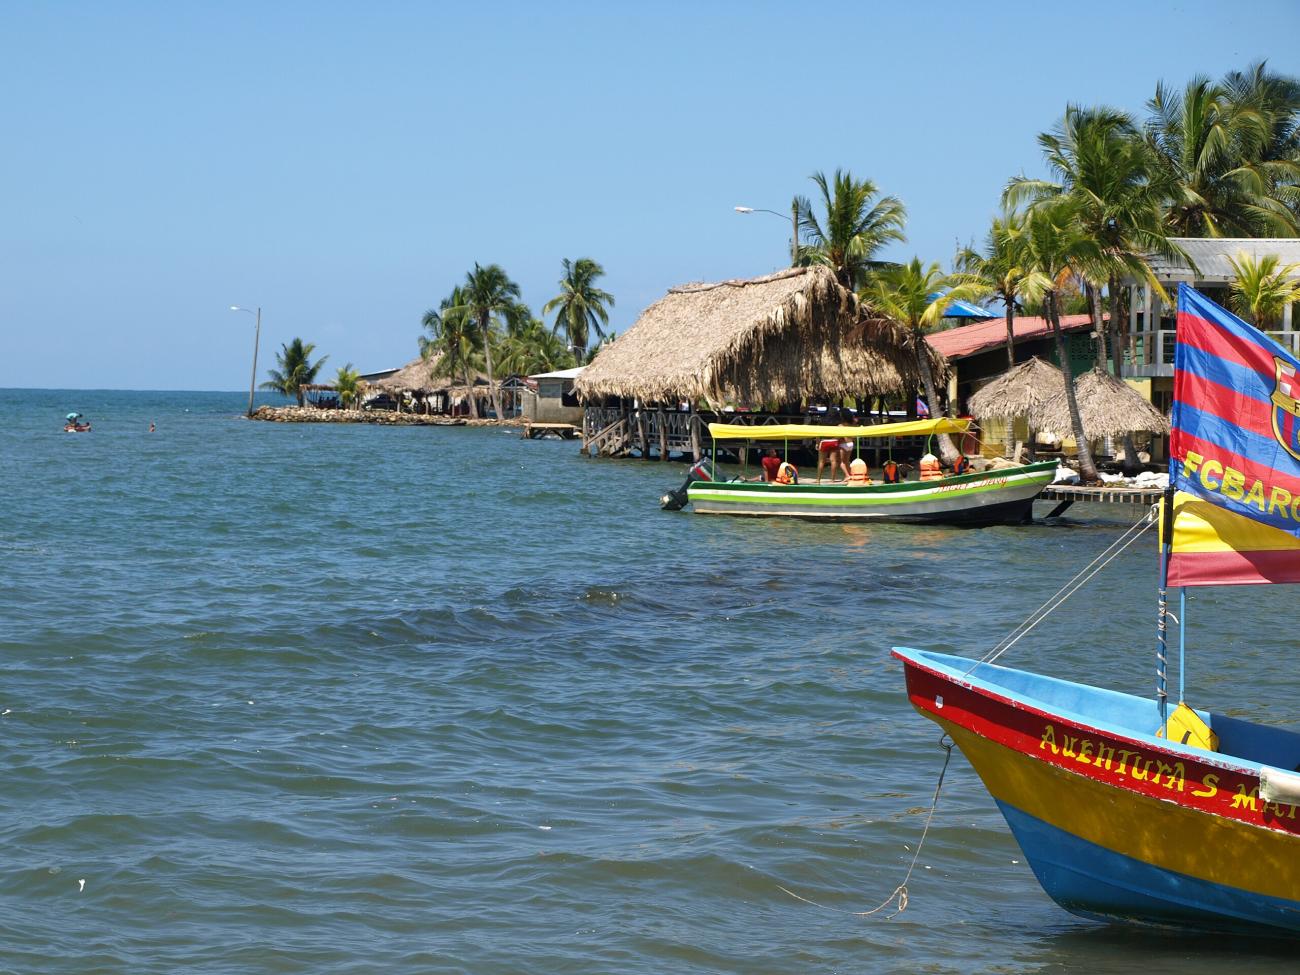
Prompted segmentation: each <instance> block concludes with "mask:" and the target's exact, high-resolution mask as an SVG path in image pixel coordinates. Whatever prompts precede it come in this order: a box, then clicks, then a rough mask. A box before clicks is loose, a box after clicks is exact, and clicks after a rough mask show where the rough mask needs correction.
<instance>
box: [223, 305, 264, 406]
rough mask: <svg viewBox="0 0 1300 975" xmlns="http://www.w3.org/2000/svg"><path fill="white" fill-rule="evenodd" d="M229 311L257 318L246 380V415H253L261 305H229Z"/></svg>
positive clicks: (260, 336) (260, 337)
mask: <svg viewBox="0 0 1300 975" xmlns="http://www.w3.org/2000/svg"><path fill="white" fill-rule="evenodd" d="M230 310H231V311H242V312H246V313H247V314H249V315H253V316H255V317H256V319H257V328H256V330H255V331H254V332H253V378H252V379H250V380H249V381H248V415H249V416H252V415H253V390H254V389H256V388H257V347H258V345H260V344H261V341H262V306H261V305H258V306H257V311H253V309H251V308H240V307H239V306H238V305H231V306H230Z"/></svg>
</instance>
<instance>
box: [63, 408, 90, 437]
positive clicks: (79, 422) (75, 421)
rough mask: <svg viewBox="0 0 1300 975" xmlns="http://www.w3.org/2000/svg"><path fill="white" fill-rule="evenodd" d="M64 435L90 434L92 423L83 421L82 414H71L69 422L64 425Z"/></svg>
mask: <svg viewBox="0 0 1300 975" xmlns="http://www.w3.org/2000/svg"><path fill="white" fill-rule="evenodd" d="M63 432H64V433H89V432H90V421H89V420H85V419H83V417H82V415H81V414H80V413H69V414H68V420H67V422H66V423H64V424H63Z"/></svg>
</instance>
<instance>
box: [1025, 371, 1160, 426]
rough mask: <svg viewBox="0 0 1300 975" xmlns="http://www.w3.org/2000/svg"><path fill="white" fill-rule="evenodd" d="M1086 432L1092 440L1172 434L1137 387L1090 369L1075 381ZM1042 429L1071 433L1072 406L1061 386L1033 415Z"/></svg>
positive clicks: (1031, 418)
mask: <svg viewBox="0 0 1300 975" xmlns="http://www.w3.org/2000/svg"><path fill="white" fill-rule="evenodd" d="M1074 398H1075V399H1076V400H1077V401H1078V404H1079V417H1080V419H1081V420H1082V421H1083V432H1084V433H1085V434H1087V436H1088V439H1089V440H1100V439H1101V438H1103V437H1120V436H1123V435H1124V434H1126V433H1141V432H1146V433H1168V432H1169V420H1168V419H1167V418H1166V417H1165V415H1164V414H1163V413H1161V412H1160V411H1159V410H1158V409H1156V408H1155V407H1154V406H1152V405H1151V404H1150V403H1148V402H1147V401H1146V400H1145V399H1143V398H1142V396H1141V394H1139V393H1138V392H1137V391H1136V390H1134V389H1133V388H1132V387H1131V386H1129V385H1128V384H1127V383H1125V382H1124V381H1123V380H1121V379H1116V378H1115V377H1114V376H1112V375H1111V374H1110V373H1108V372H1104V371H1102V370H1100V369H1090V370H1089V371H1088V372H1085V373H1084V374H1083V375H1081V376H1080V377H1079V378H1078V379H1076V380H1075V381H1074ZM1030 422H1031V423H1032V424H1033V426H1034V427H1035V428H1037V429H1039V430H1053V431H1055V432H1056V433H1060V434H1063V435H1065V436H1069V435H1070V430H1071V425H1070V409H1069V405H1068V404H1067V402H1066V398H1065V390H1064V389H1060V390H1058V391H1057V392H1056V393H1054V394H1053V395H1052V396H1051V398H1050V399H1048V400H1046V401H1045V402H1044V403H1043V404H1042V406H1040V407H1039V408H1038V409H1037V410H1036V411H1035V412H1034V413H1033V415H1032V416H1031V417H1030Z"/></svg>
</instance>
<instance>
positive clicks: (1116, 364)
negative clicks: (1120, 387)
mask: <svg viewBox="0 0 1300 975" xmlns="http://www.w3.org/2000/svg"><path fill="white" fill-rule="evenodd" d="M1108 287H1109V288H1110V326H1109V328H1108V329H1107V332H1108V334H1109V335H1110V364H1111V368H1112V369H1113V370H1114V372H1115V378H1116V379H1123V378H1124V339H1125V336H1124V320H1123V318H1121V317H1120V300H1119V280H1118V279H1117V278H1116V277H1115V275H1113V274H1112V275H1111V276H1110V281H1109V283H1108ZM1141 467H1142V465H1141V464H1140V463H1139V462H1138V456H1137V445H1136V444H1135V443H1133V434H1132V433H1129V432H1128V431H1125V432H1124V473H1125V474H1127V475H1129V476H1132V475H1134V474H1136V473H1137V472H1138V471H1139V470H1140V469H1141Z"/></svg>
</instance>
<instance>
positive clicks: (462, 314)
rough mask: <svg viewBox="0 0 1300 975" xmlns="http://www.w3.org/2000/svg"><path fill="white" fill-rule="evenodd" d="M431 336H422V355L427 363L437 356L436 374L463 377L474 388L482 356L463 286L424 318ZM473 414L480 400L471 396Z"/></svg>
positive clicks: (466, 384)
mask: <svg viewBox="0 0 1300 975" xmlns="http://www.w3.org/2000/svg"><path fill="white" fill-rule="evenodd" d="M420 324H421V325H423V326H424V329H425V331H426V332H428V333H429V334H428V336H424V335H421V336H420V357H421V358H422V359H424V361H425V362H429V361H430V360H433V359H435V357H436V359H437V361H436V362H434V364H433V366H432V374H434V375H439V376H446V377H447V378H448V379H451V380H453V381H455V380H460V381H461V382H462V383H463V384H464V386H465V388H466V389H469V388H471V380H470V370H471V369H477V368H478V365H479V363H480V362H481V361H482V357H481V356H479V354H478V352H477V351H476V349H475V345H474V337H475V336H474V332H475V325H474V322H473V321H472V320H471V319H470V317H469V313H468V311H467V310H466V307H465V293H464V292H463V291H462V290H461V289H460V287H459V286H457V287H455V288H452V289H451V294H449V295H448V296H447V297H446V298H443V299H442V301H441V302H439V303H438V307H437V308H436V309H433V308H430V309H429V310H428V311H426V312H425V313H424V317H423V318H421V319H420ZM469 411H470V415H471V416H473V417H475V418H477V417H478V402H477V400H475V398H474V397H473V396H470V397H469Z"/></svg>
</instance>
